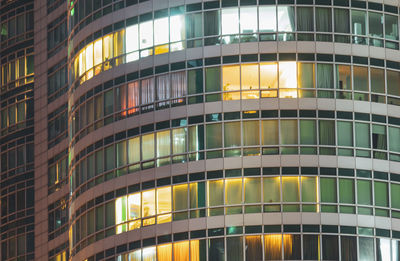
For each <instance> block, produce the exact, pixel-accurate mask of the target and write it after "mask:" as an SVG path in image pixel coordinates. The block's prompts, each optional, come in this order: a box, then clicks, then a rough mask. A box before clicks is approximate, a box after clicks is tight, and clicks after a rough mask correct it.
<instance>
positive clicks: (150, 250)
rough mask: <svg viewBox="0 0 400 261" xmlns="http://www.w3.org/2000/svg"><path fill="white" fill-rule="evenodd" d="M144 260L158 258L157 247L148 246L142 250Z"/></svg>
mask: <svg viewBox="0 0 400 261" xmlns="http://www.w3.org/2000/svg"><path fill="white" fill-rule="evenodd" d="M142 253H143V254H142V257H143V261H154V260H156V247H146V248H143V250H142Z"/></svg>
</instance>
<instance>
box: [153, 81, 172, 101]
mask: <svg viewBox="0 0 400 261" xmlns="http://www.w3.org/2000/svg"><path fill="white" fill-rule="evenodd" d="M156 83H157V93H156V95H157V97H156V99H157V101H164V100H169V99H170V98H171V84H170V81H169V74H164V75H160V76H157V78H156ZM166 104H168V102H162V103H160V105H161V106H163V105H166Z"/></svg>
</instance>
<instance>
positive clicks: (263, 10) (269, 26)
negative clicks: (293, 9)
mask: <svg viewBox="0 0 400 261" xmlns="http://www.w3.org/2000/svg"><path fill="white" fill-rule="evenodd" d="M258 11H259V13H258V23H259V25H258V26H259V32H260V33H271V32H276V7H275V6H260V7H259V8H258Z"/></svg>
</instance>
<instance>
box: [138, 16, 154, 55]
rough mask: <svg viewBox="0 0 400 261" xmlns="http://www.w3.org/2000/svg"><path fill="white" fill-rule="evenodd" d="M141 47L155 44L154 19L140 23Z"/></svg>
mask: <svg viewBox="0 0 400 261" xmlns="http://www.w3.org/2000/svg"><path fill="white" fill-rule="evenodd" d="M139 32H140V49H144V48H149V47H152V46H153V21H152V20H151V21H146V22H143V23H140V24H139Z"/></svg>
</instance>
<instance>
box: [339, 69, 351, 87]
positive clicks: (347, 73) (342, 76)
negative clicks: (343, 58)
mask: <svg viewBox="0 0 400 261" xmlns="http://www.w3.org/2000/svg"><path fill="white" fill-rule="evenodd" d="M336 89H340V90H351V68H350V66H348V65H336Z"/></svg>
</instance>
